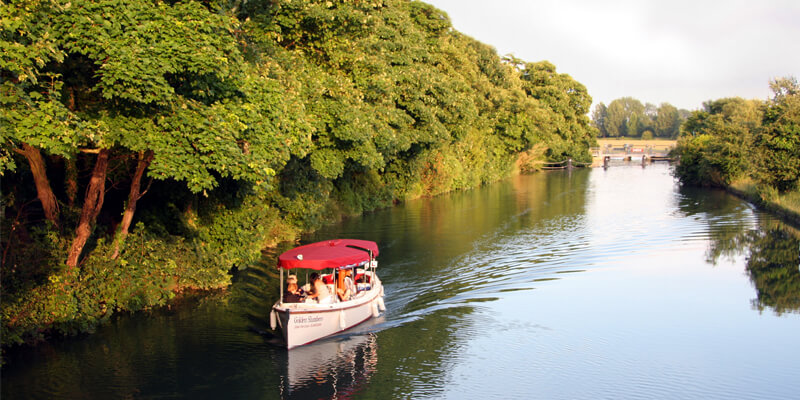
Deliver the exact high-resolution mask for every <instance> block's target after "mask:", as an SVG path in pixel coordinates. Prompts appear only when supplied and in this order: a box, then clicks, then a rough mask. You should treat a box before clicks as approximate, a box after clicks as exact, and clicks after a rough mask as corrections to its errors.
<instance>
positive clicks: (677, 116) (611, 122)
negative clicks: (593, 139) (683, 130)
mask: <svg viewBox="0 0 800 400" xmlns="http://www.w3.org/2000/svg"><path fill="white" fill-rule="evenodd" d="M685 114H688V111H686V110H678V109H677V108H675V107H674V106H673V105H671V104H669V103H661V105H660V106H658V107H656V106H655V105H653V104H650V103H648V104H646V105H642V103H641V102H640V101H639V100H636V99H634V98H632V97H623V98H619V99H616V100H614V101H612V102H611V103H610V104H609V105H608V107H606V105H605V104H603V103H600V104H598V105H597V106H595V110H594V111H593V112H592V125H593V126H594V127H595V128H597V129H598V131H599V137H623V136H627V137H641V138H642V139H644V137H643V136H642V135H643V134H644V133H645V132H650V133H651V138H652V137H657V138H665V139H675V138H677V137H678V134H679V132H680V126H681V123H682V122H683V121H684V120H685V119H686V116H685Z"/></svg>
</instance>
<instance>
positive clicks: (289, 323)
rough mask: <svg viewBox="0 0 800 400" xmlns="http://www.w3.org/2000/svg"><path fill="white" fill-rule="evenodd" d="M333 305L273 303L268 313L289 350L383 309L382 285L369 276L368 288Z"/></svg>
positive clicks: (362, 320)
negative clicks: (370, 279)
mask: <svg viewBox="0 0 800 400" xmlns="http://www.w3.org/2000/svg"><path fill="white" fill-rule="evenodd" d="M362 293H363V294H362V295H359V296H358V297H357V298H355V299H353V300H349V301H345V302H339V303H334V304H306V303H276V304H275V305H274V306H273V307H272V313H274V318H275V319H276V322H277V325H278V328H280V330H281V332H282V334H283V339H284V340H285V341H286V347H287V348H289V349H292V348H294V347H297V346H302V345H304V344H309V343H312V342H314V341H317V340H319V339H322V338H324V337H326V336H330V335H333V334H336V333H339V332H342V331H345V330H347V329H350V328H352V327H354V326H356V325H358V324H360V323H362V322H364V321H367V320H368V319H370V318H372V317H375V316H377V315H378V312H379V310H380V309H382V308H383V286H382V285H381V283H380V280H378V279H377V277H375V278H374V279H373V282H372V285H371V288H370V290H367V291H364V292H362Z"/></svg>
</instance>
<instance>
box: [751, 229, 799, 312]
mask: <svg viewBox="0 0 800 400" xmlns="http://www.w3.org/2000/svg"><path fill="white" fill-rule="evenodd" d="M776 225H778V224H776ZM747 238H748V240H747V241H748V247H749V248H750V257H749V258H748V259H747V274H748V275H749V276H750V281H752V282H753V285H755V287H756V291H757V293H758V297H757V298H756V299H755V300H753V302H752V303H753V307H755V308H757V309H758V310H760V311H763V310H764V309H765V308H770V309H772V310H773V311H775V312H776V313H778V314H782V313H787V312H792V313H797V312H800V269H798V263H799V262H800V258H799V256H800V254H799V253H798V252H799V251H800V240H798V234H797V231H795V230H791V229H788V228H786V227H785V226H772V227H766V228H764V229H760V230H758V231H751V232H748V234H747Z"/></svg>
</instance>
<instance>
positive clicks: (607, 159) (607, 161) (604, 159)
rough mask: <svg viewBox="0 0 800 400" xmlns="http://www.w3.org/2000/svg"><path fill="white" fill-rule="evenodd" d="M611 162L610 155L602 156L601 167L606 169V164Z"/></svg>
mask: <svg viewBox="0 0 800 400" xmlns="http://www.w3.org/2000/svg"><path fill="white" fill-rule="evenodd" d="M610 162H611V156H605V157H603V169H608V164H609V163H610Z"/></svg>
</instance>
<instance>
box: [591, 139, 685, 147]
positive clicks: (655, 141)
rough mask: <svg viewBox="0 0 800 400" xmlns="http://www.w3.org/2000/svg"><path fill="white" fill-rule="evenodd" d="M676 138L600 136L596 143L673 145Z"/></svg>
mask: <svg viewBox="0 0 800 400" xmlns="http://www.w3.org/2000/svg"><path fill="white" fill-rule="evenodd" d="M675 142H677V141H676V140H670V139H652V140H639V139H635V138H622V139H616V138H614V139H609V138H602V139H597V143H598V144H599V145H600V147H604V146H605V145H607V144H610V145H612V146H621V145H623V144H625V143H627V144H630V145H633V146H636V147H639V146H659V147H660V146H675Z"/></svg>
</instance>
